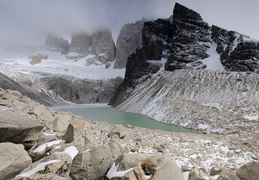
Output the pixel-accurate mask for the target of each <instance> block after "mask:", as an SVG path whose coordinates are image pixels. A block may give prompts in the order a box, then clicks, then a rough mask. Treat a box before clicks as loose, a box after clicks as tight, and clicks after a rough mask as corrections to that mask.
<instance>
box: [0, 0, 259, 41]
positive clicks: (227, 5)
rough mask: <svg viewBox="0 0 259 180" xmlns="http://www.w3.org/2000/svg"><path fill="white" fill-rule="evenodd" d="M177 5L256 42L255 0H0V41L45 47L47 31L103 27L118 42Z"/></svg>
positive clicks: (64, 33) (258, 36)
mask: <svg viewBox="0 0 259 180" xmlns="http://www.w3.org/2000/svg"><path fill="white" fill-rule="evenodd" d="M175 2H178V3H180V4H183V5H185V6H187V7H188V8H191V9H193V10H195V11H197V12H199V13H200V14H201V16H202V17H203V19H204V20H205V21H207V22H208V23H210V24H211V23H213V24H215V25H218V26H220V27H223V28H226V29H228V30H235V31H238V32H240V33H244V34H247V35H249V36H251V37H253V38H255V39H259V33H257V32H258V30H257V29H258V28H259V23H258V22H257V17H258V16H259V11H258V10H257V7H258V5H259V1H257V0H249V1H243V0H235V1H224V0H209V1H208V0H195V1H191V0H178V1H175V0H159V1H158V0H0V27H1V28H0V33H1V39H0V41H1V42H10V41H11V42H15V43H20V44H35V43H38V44H43V43H44V41H45V39H46V36H47V34H48V33H58V34H60V35H62V36H71V34H74V33H78V32H82V31H85V32H87V33H91V32H93V31H95V30H97V29H102V28H107V27H109V28H111V29H112V32H113V38H114V39H115V40H116V39H117V36H118V34H119V31H120V29H121V27H122V26H123V25H124V24H125V23H133V22H135V21H137V20H141V19H142V18H143V17H145V18H154V19H156V18H168V17H169V16H170V15H171V14H172V12H173V7H174V4H175Z"/></svg>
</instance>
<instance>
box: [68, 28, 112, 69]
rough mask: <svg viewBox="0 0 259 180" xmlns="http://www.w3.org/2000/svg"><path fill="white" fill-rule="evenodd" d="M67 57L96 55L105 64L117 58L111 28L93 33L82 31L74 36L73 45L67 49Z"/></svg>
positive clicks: (76, 57) (75, 57)
mask: <svg viewBox="0 0 259 180" xmlns="http://www.w3.org/2000/svg"><path fill="white" fill-rule="evenodd" d="M66 55H67V58H71V59H78V58H83V57H85V56H87V55H96V56H97V60H98V61H99V62H100V63H102V64H104V63H106V62H108V61H112V60H114V59H115V44H114V41H113V39H112V34H111V30H100V31H97V32H95V33H93V34H91V35H90V34H87V33H81V34H76V35H74V36H72V40H71V45H70V47H69V48H68V50H67V51H66Z"/></svg>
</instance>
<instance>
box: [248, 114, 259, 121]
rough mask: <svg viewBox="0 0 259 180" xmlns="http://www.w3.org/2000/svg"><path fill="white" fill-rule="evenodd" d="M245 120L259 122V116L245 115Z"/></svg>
mask: <svg viewBox="0 0 259 180" xmlns="http://www.w3.org/2000/svg"><path fill="white" fill-rule="evenodd" d="M244 118H245V119H248V120H258V119H259V115H245V116H244Z"/></svg>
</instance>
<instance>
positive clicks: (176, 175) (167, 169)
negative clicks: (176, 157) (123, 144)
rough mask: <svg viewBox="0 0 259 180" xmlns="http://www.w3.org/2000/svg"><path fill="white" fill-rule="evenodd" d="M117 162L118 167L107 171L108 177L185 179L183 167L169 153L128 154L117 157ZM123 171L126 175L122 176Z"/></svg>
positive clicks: (135, 179) (154, 179)
mask: <svg viewBox="0 0 259 180" xmlns="http://www.w3.org/2000/svg"><path fill="white" fill-rule="evenodd" d="M116 164H117V168H115V169H114V168H111V169H110V170H109V171H108V172H107V175H106V176H107V177H108V178H112V179H116V178H118V179H120V180H122V179H125V180H126V179H131V180H137V179H141V180H142V179H143V180H146V179H150V178H151V179H152V180H161V179H167V180H170V179H172V180H178V179H179V180H183V179H184V178H183V174H182V172H181V169H180V168H179V167H178V165H177V164H176V163H175V162H174V161H173V160H172V158H171V157H170V156H169V155H155V156H149V155H144V154H127V155H123V156H122V157H120V158H119V159H117V162H116ZM131 169H132V170H131ZM111 171H113V172H111ZM122 172H124V176H121V174H123V173H122Z"/></svg>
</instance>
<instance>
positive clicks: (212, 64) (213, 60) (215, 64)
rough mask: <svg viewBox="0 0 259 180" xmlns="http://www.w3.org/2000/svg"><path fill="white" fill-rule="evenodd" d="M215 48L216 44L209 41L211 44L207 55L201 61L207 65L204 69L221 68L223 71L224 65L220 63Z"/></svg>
mask: <svg viewBox="0 0 259 180" xmlns="http://www.w3.org/2000/svg"><path fill="white" fill-rule="evenodd" d="M216 49H217V44H216V43H214V42H213V43H211V46H210V48H209V50H208V51H207V53H208V54H209V57H208V58H206V59H203V60H202V62H203V64H205V65H206V66H207V68H206V69H210V70H221V71H224V70H225V69H224V66H223V65H222V63H221V61H220V55H219V54H218V53H217V51H216Z"/></svg>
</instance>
